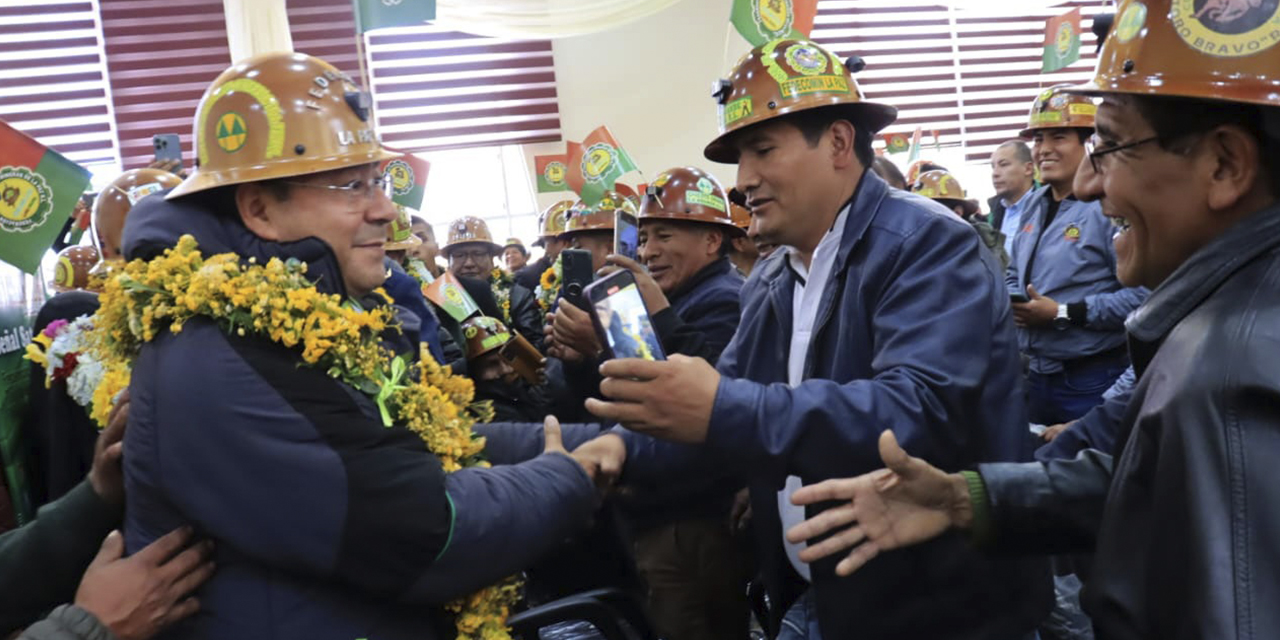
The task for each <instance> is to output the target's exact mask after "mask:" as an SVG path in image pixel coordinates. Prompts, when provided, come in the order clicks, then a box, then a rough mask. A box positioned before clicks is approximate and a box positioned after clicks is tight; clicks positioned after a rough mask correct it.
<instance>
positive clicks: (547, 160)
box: [533, 153, 569, 193]
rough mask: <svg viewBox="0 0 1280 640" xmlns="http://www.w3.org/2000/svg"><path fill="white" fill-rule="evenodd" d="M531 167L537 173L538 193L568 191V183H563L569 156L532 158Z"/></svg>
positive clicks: (562, 154)
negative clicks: (532, 166)
mask: <svg viewBox="0 0 1280 640" xmlns="http://www.w3.org/2000/svg"><path fill="white" fill-rule="evenodd" d="M533 165H534V167H535V170H536V171H537V172H538V193H554V192H556V191H569V183H568V182H566V181H565V177H566V176H565V169H566V168H567V167H568V166H569V154H567V153H561V154H557V155H550V156H534V157H533Z"/></svg>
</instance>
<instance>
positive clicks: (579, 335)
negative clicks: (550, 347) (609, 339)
mask: <svg viewBox="0 0 1280 640" xmlns="http://www.w3.org/2000/svg"><path fill="white" fill-rule="evenodd" d="M551 339H552V340H553V341H555V344H556V346H558V347H562V348H564V347H567V348H568V349H569V350H571V351H572V352H574V353H576V354H578V355H580V356H591V357H595V356H596V354H599V353H600V351H601V348H600V339H599V338H597V337H596V328H595V326H594V325H592V324H591V316H590V315H587V312H586V311H583V310H582V309H579V308H577V307H575V306H573V305H572V304H569V303H567V302H562V303H561V304H560V305H558V306H557V307H556V312H555V313H554V314H553V320H552V324H551ZM564 353H566V354H568V353H570V352H564Z"/></svg>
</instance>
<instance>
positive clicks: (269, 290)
mask: <svg viewBox="0 0 1280 640" xmlns="http://www.w3.org/2000/svg"><path fill="white" fill-rule="evenodd" d="M253 262H254V261H253V260H250V263H251V264H250V265H249V266H245V265H242V264H241V263H240V260H239V258H238V257H237V256H236V255H234V254H219V255H216V256H212V257H209V258H204V257H203V256H201V254H200V252H199V251H198V248H197V246H196V241H195V239H194V238H192V237H191V236H183V237H182V238H181V239H179V241H178V244H177V246H176V247H174V248H173V249H169V250H167V251H165V253H164V255H162V256H160V257H158V258H155V259H154V260H151V261H149V262H144V261H142V260H134V261H132V262H130V263H128V264H127V265H124V266H123V267H122V268H121V269H119V270H117V271H114V272H113V273H112V274H111V275H110V277H109V279H108V280H107V282H106V283H105V288H104V291H103V293H102V295H101V297H100V299H99V301H100V303H101V306H100V308H99V309H98V312H97V314H95V316H94V318H93V324H94V331H93V333H92V335H91V338H90V344H91V346H90V350H91V351H92V352H93V353H94V354H95V355H96V356H97V357H98V358H99V360H100V361H101V362H103V363H104V366H105V368H106V373H105V375H104V376H103V378H102V380H101V382H100V383H99V384H98V386H97V388H96V389H95V390H94V393H93V403H92V404H93V406H92V408H91V415H92V417H93V419H94V420H95V421H96V422H97V423H98V424H99V425H100V426H106V422H107V415H108V413H109V412H110V410H111V405H112V404H113V403H114V401H115V399H116V397H117V396H118V395H119V393H120V391H121V390H123V389H124V388H125V387H127V386H128V385H129V375H130V369H131V367H132V365H133V362H134V359H135V357H136V356H137V354H138V350H139V349H140V348H141V346H142V344H143V343H145V342H149V341H151V340H152V339H154V338H155V337H156V336H157V335H159V334H160V333H161V332H162V331H163V330H164V329H165V328H168V329H169V330H170V331H172V332H174V333H178V332H180V331H182V326H183V324H185V323H186V322H187V321H189V320H192V319H194V318H196V317H204V318H209V319H212V320H213V321H215V322H217V323H218V325H219V326H220V327H222V329H223V330H224V331H227V332H228V333H235V334H236V335H240V336H244V335H256V336H260V337H265V338H269V339H270V340H272V341H273V342H277V343H279V344H282V345H284V346H286V347H298V348H300V350H301V355H302V359H303V361H305V362H306V363H307V364H308V365H311V366H318V367H323V368H324V369H325V371H327V372H328V374H329V375H330V376H333V377H334V378H337V379H340V380H342V381H344V382H346V383H348V384H350V385H352V386H354V387H355V388H357V389H360V390H361V391H362V392H364V393H367V394H369V395H376V398H377V400H378V402H379V404H380V408H381V409H382V410H383V415H384V417H386V416H394V418H395V420H396V421H398V422H399V423H401V424H403V425H405V426H406V427H407V428H408V429H409V430H411V431H413V432H414V433H416V434H418V436H419V437H420V438H422V441H423V442H424V443H425V444H426V446H427V449H428V450H429V451H431V453H433V454H435V456H436V457H437V458H439V459H440V462H441V464H442V466H443V467H444V470H445V471H446V472H453V471H457V470H459V469H462V468H464V467H472V466H482V467H483V466H488V463H487V462H485V461H484V460H482V459H481V457H480V454H481V452H482V451H483V450H484V439H483V438H481V437H479V436H477V435H475V433H474V432H473V431H472V426H473V425H475V424H476V422H477V421H487V420H490V419H492V417H493V410H492V407H491V406H489V405H488V404H486V403H473V402H472V400H473V398H474V394H475V386H474V385H473V384H472V382H471V380H470V379H467V378H463V377H458V376H454V375H453V374H452V373H450V372H449V370H447V369H445V368H443V367H441V366H440V365H438V364H436V362H435V360H434V359H432V358H431V356H430V354H426V353H424V354H422V357H421V358H420V359H419V361H418V363H416V364H414V365H413V366H412V367H405V363H404V361H403V359H402V358H397V357H396V356H395V354H393V353H392V352H391V351H390V350H389V349H387V348H386V347H384V346H382V344H381V342H380V341H379V335H380V334H381V333H382V332H383V331H384V330H386V329H387V328H388V327H393V326H394V325H393V324H392V315H391V313H392V311H391V310H390V309H389V308H387V307H383V308H378V309H373V310H370V311H366V310H363V309H360V308H358V307H356V306H355V305H349V304H343V301H342V300H341V299H340V298H339V296H337V295H332V294H323V293H320V292H319V291H317V290H316V288H315V286H314V285H313V284H312V283H311V282H309V281H308V280H307V279H306V276H305V274H306V265H305V264H304V263H302V262H299V261H297V260H288V261H282V260H279V259H276V258H272V259H271V260H270V261H268V262H267V264H265V265H256V264H252V263H253ZM383 295H384V296H385V294H383ZM406 375H407V376H408V378H409V380H408V381H406V383H405V384H401V377H402V376H406ZM388 426H390V423H388ZM518 592H519V581H518V580H516V579H515V578H508V579H507V580H504V581H502V582H500V583H499V584H496V585H493V586H490V587H487V588H485V589H482V590H480V591H478V592H476V593H474V594H471V595H469V596H466V597H464V598H460V599H459V600H457V601H455V602H453V603H450V604H449V605H447V607H446V608H447V609H448V610H449V611H452V612H454V613H456V614H457V628H458V638H459V639H461V640H503V639H508V638H510V634H509V632H508V630H507V627H506V619H507V616H508V615H509V614H510V610H511V606H512V605H513V604H515V602H516V601H517V600H518V597H519V596H518Z"/></svg>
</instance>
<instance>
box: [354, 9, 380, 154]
mask: <svg viewBox="0 0 1280 640" xmlns="http://www.w3.org/2000/svg"><path fill="white" fill-rule="evenodd" d="M356 22H357V23H358V22H359V20H357V21H356ZM364 34H365V32H363V31H361V30H360V26H359V24H357V25H356V58H357V60H358V61H359V62H360V80H361V84H363V85H364V90H365V91H368V92H369V118H370V119H371V120H372V121H373V122H374V124H375V126H374V130H375V131H376V130H377V126H376V124H377V122H378V113H377V111H376V107H375V105H374V100H373V78H372V77H370V76H369V67H368V65H367V64H365V60H364V57H365V56H364V54H365V42H364Z"/></svg>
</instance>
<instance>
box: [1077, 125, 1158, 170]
mask: <svg viewBox="0 0 1280 640" xmlns="http://www.w3.org/2000/svg"><path fill="white" fill-rule="evenodd" d="M1159 139H1160V136H1151V137H1150V138H1143V139H1141V140H1138V141H1137V142H1130V143H1129V144H1121V145H1116V146H1114V147H1107V148H1105V149H1098V144H1099V143H1100V142H1101V140H1100V139H1099V138H1098V134H1096V133H1095V134H1093V135H1091V136H1089V139H1088V140H1085V141H1084V152H1085V153H1087V154H1089V164H1090V165H1093V172H1094V173H1096V174H1098V175H1102V174H1103V172H1104V170H1105V169H1106V167H1107V162H1106V160H1107V156H1109V155H1111V154H1113V153H1115V152H1117V151H1123V150H1125V149H1132V148H1134V147H1136V146H1139V145H1144V144H1147V143H1148V142H1155V141H1156V140H1159Z"/></svg>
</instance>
